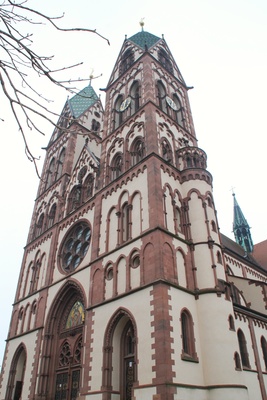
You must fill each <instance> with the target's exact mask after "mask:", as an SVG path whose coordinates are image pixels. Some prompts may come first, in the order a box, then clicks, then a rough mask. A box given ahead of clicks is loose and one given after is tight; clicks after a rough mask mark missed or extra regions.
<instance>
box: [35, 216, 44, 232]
mask: <svg viewBox="0 0 267 400" xmlns="http://www.w3.org/2000/svg"><path fill="white" fill-rule="evenodd" d="M43 229H44V213H42V214H41V215H40V217H39V219H38V221H37V224H36V226H35V235H34V236H35V237H38V236H40V235H41V233H42V232H43Z"/></svg>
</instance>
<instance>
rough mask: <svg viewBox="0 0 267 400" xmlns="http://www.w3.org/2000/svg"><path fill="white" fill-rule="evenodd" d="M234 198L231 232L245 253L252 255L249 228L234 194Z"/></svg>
mask: <svg viewBox="0 0 267 400" xmlns="http://www.w3.org/2000/svg"><path fill="white" fill-rule="evenodd" d="M233 197H234V222H233V232H234V235H235V241H236V242H237V243H238V244H240V246H242V247H243V249H244V250H245V251H246V252H247V253H252V251H253V242H252V238H251V234H250V227H249V225H248V223H247V220H246V218H245V217H244V214H243V213H242V211H241V208H240V207H239V204H238V202H237V201H236V198H235V194H234V193H233Z"/></svg>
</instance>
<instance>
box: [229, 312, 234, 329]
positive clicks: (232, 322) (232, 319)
mask: <svg viewBox="0 0 267 400" xmlns="http://www.w3.org/2000/svg"><path fill="white" fill-rule="evenodd" d="M228 322H229V329H230V331H234V330H235V322H234V318H233V316H232V315H229V317H228Z"/></svg>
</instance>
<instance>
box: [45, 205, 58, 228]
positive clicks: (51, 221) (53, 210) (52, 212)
mask: <svg viewBox="0 0 267 400" xmlns="http://www.w3.org/2000/svg"><path fill="white" fill-rule="evenodd" d="M56 212H57V205H56V203H54V204H53V205H52V207H51V208H50V211H49V214H48V221H47V228H51V226H53V225H54V222H55V217H56Z"/></svg>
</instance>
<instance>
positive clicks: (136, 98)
mask: <svg viewBox="0 0 267 400" xmlns="http://www.w3.org/2000/svg"><path fill="white" fill-rule="evenodd" d="M130 96H131V99H132V101H131V115H132V114H134V113H136V111H137V110H139V107H140V104H139V102H140V85H139V82H137V81H134V83H133V84H132V86H131V89H130Z"/></svg>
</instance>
